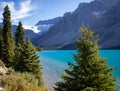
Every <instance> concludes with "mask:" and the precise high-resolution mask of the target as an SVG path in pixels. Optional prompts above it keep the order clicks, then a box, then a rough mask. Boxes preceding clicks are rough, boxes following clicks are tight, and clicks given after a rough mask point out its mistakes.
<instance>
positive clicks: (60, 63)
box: [38, 50, 120, 91]
mask: <svg viewBox="0 0 120 91" xmlns="http://www.w3.org/2000/svg"><path fill="white" fill-rule="evenodd" d="M76 53H77V52H76V50H49V51H42V52H38V55H39V56H40V60H41V64H42V66H43V76H44V79H45V83H46V85H47V87H49V88H50V89H51V91H53V86H54V83H55V82H57V81H59V80H61V74H62V72H63V71H64V69H66V68H67V62H72V63H74V59H73V58H72V54H76ZM100 55H101V57H105V58H107V62H108V63H109V65H110V66H112V67H114V76H115V77H116V78H119V77H120V50H100ZM119 91H120V90H119Z"/></svg>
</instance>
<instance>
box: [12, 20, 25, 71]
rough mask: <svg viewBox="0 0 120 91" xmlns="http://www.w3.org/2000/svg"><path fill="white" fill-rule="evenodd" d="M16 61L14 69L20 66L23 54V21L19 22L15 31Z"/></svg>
mask: <svg viewBox="0 0 120 91" xmlns="http://www.w3.org/2000/svg"><path fill="white" fill-rule="evenodd" d="M15 44H16V46H15V61H14V69H15V70H16V69H17V66H19V61H20V60H21V55H22V51H24V50H23V46H24V31H23V27H22V23H21V22H19V24H18V27H17V30H16V33H15Z"/></svg>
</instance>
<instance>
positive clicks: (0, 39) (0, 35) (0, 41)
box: [0, 28, 3, 59]
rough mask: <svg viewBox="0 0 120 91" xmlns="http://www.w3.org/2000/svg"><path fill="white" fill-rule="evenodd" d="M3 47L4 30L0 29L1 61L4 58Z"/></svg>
mask: <svg viewBox="0 0 120 91" xmlns="http://www.w3.org/2000/svg"><path fill="white" fill-rule="evenodd" d="M2 46H3V38H2V28H0V59H1V58H2Z"/></svg>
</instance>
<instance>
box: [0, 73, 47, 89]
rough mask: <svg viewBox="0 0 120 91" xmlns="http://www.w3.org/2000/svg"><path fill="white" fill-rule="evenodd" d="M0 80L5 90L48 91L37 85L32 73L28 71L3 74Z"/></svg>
mask: <svg viewBox="0 0 120 91" xmlns="http://www.w3.org/2000/svg"><path fill="white" fill-rule="evenodd" d="M0 82H1V84H2V85H3V87H4V89H6V91H49V90H48V89H47V88H45V87H39V86H38V85H37V84H38V81H37V80H36V78H35V77H34V75H32V74H29V73H19V72H17V73H16V72H14V73H12V74H9V75H5V76H3V77H2V78H1V80H0Z"/></svg>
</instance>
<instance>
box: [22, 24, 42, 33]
mask: <svg viewBox="0 0 120 91" xmlns="http://www.w3.org/2000/svg"><path fill="white" fill-rule="evenodd" d="M23 28H24V29H27V30H32V31H33V32H35V33H40V32H41V30H40V29H38V27H37V26H29V25H23Z"/></svg>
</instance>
